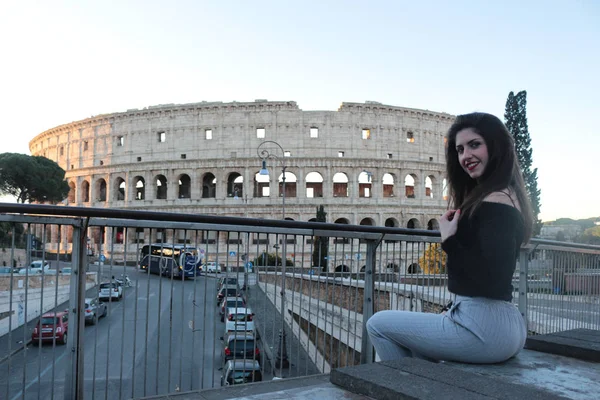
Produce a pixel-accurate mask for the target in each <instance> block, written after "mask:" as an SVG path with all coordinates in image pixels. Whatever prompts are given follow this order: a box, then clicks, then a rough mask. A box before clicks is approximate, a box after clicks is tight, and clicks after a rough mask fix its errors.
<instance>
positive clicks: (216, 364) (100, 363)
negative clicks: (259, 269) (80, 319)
mask: <svg viewBox="0 0 600 400" xmlns="http://www.w3.org/2000/svg"><path fill="white" fill-rule="evenodd" d="M104 267H106V266H103V267H101V268H102V269H103V270H102V271H101V275H102V276H105V277H110V276H112V275H115V276H118V275H120V273H118V272H120V271H119V267H117V268H116V270H114V271H111V270H106V269H105V268H104ZM113 272H117V273H114V274H113ZM127 273H128V275H129V277H130V278H131V279H132V281H133V286H132V287H130V288H125V290H124V298H123V299H122V300H121V301H110V302H108V316H107V317H105V318H102V319H100V320H99V321H98V324H97V325H90V326H86V328H85V335H84V377H85V378H84V379H85V389H84V390H85V393H86V398H99V399H102V398H106V399H111V400H112V399H121V398H131V397H141V396H150V395H155V394H166V393H173V392H177V391H188V390H197V389H201V388H211V387H217V386H220V375H221V371H220V370H219V368H220V367H221V352H222V342H221V341H220V340H219V338H220V337H221V336H222V335H223V330H224V324H223V323H221V322H220V321H219V315H218V309H217V307H216V280H215V279H214V278H213V277H204V276H201V277H197V278H196V279H194V280H186V281H180V280H177V279H175V280H171V279H167V278H161V277H158V276H155V275H149V274H147V273H140V272H137V271H135V270H134V269H133V268H127ZM111 274H112V275H111ZM94 294H95V290H93V289H92V290H90V291H89V293H88V296H93V295H94ZM64 306H66V304H65V305H60V306H59V307H58V309H63V308H64ZM33 325H34V323H30V324H29V326H24V327H21V328H19V329H16V330H14V331H13V332H12V334H11V335H10V336H11V337H10V339H11V341H12V342H13V343H10V347H11V348H12V349H13V350H14V349H15V347H18V348H19V349H20V350H19V351H17V352H16V353H14V354H12V355H10V356H9V354H10V353H8V348H9V335H5V336H4V337H2V338H0V359H2V360H3V361H2V362H0V398H2V399H7V400H13V399H15V400H16V399H18V398H25V399H30V398H31V399H34V398H35V399H37V398H43V399H46V398H52V394H53V395H54V398H62V397H63V393H64V385H65V374H66V372H67V369H68V367H69V365H70V364H69V362H70V351H69V349H68V347H67V346H63V345H58V344H57V345H52V344H45V345H43V346H41V347H35V346H32V345H31V344H29V345H27V343H22V342H23V341H27V340H28V339H29V338H30V335H31V330H32V329H33ZM18 342H21V343H18ZM265 378H268V376H267V377H265ZM23 393H25V395H23Z"/></svg>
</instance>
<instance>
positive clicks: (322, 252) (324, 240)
mask: <svg viewBox="0 0 600 400" xmlns="http://www.w3.org/2000/svg"><path fill="white" fill-rule="evenodd" d="M316 222H327V213H326V212H325V208H324V207H323V206H319V207H317V221H316ZM328 252H329V238H328V237H321V236H315V237H314V240H313V257H312V261H313V266H314V267H321V269H322V270H323V271H325V272H326V271H327V253H328Z"/></svg>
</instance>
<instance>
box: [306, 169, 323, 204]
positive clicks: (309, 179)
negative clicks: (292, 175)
mask: <svg viewBox="0 0 600 400" xmlns="http://www.w3.org/2000/svg"><path fill="white" fill-rule="evenodd" d="M305 181H306V197H309V198H312V197H323V175H321V174H320V173H318V172H316V171H312V172H309V173H308V174H306V178H305Z"/></svg>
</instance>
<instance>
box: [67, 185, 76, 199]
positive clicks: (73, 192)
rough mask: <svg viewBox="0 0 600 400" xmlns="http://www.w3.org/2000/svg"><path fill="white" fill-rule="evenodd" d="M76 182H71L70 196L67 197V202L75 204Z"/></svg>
mask: <svg viewBox="0 0 600 400" xmlns="http://www.w3.org/2000/svg"><path fill="white" fill-rule="evenodd" d="M75 198H76V197H75V182H73V181H71V182H69V194H68V195H67V201H68V202H69V203H75Z"/></svg>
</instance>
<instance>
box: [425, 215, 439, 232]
mask: <svg viewBox="0 0 600 400" xmlns="http://www.w3.org/2000/svg"><path fill="white" fill-rule="evenodd" d="M427 229H428V230H430V231H439V230H440V223H439V222H438V220H437V219H435V218H433V219H430V220H429V222H427Z"/></svg>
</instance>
